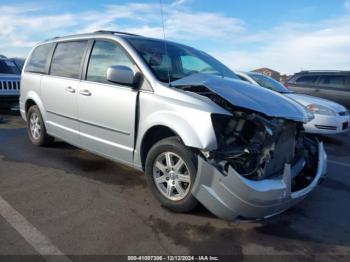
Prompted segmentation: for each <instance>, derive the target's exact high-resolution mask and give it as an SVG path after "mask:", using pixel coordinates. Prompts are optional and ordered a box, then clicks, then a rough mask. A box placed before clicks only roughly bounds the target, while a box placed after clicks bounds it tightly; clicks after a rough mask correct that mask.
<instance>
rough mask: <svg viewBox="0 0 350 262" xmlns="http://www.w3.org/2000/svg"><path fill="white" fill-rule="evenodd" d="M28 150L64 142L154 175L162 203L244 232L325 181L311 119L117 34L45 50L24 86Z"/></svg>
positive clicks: (53, 43)
mask: <svg viewBox="0 0 350 262" xmlns="http://www.w3.org/2000/svg"><path fill="white" fill-rule="evenodd" d="M21 87H22V88H21V96H20V108H21V114H22V117H23V118H24V119H25V120H26V121H27V125H28V136H29V139H30V141H31V142H32V143H33V144H34V145H37V146H44V145H45V146H47V145H49V144H50V143H52V142H53V141H54V138H59V139H62V140H64V141H66V142H68V143H70V144H73V145H75V146H77V147H80V148H83V149H86V150H88V151H91V152H93V153H96V154H98V155H101V156H104V157H106V158H109V159H112V160H115V161H117V162H120V163H123V164H126V165H129V166H131V167H134V168H135V169H138V170H142V171H144V172H145V174H146V177H147V182H148V184H149V187H150V190H151V191H152V193H153V194H154V195H155V197H156V198H157V199H158V200H159V201H160V203H161V204H162V205H163V206H165V207H167V208H169V209H171V210H174V211H178V212H187V211H190V210H191V209H193V208H194V207H195V206H196V204H197V203H198V202H201V203H202V204H203V205H204V206H205V207H206V208H208V209H209V210H210V211H211V212H212V213H214V214H215V215H217V216H219V217H221V218H224V219H228V220H234V219H236V218H237V217H243V218H249V219H252V218H264V217H268V216H271V215H274V214H277V213H280V212H282V211H284V210H286V209H287V208H289V207H291V206H292V205H294V204H295V203H297V202H298V201H300V200H301V199H303V198H304V197H305V196H307V195H308V194H309V193H310V192H311V191H312V189H314V188H315V187H316V185H317V184H318V182H319V180H320V179H321V178H322V177H323V176H324V175H325V173H326V153H325V151H324V148H323V144H322V143H321V142H319V141H317V139H315V138H314V137H310V136H307V135H305V133H304V130H303V123H306V122H307V121H310V120H311V119H312V118H313V115H312V114H310V113H309V112H308V111H307V110H305V108H304V107H303V106H301V105H299V104H297V103H296V102H294V101H292V100H290V99H288V98H287V97H285V96H283V95H280V94H278V93H275V92H272V91H269V90H266V89H262V88H259V87H256V86H254V85H250V84H248V83H244V82H242V81H240V80H239V79H238V78H237V76H236V75H235V74H234V73H233V72H232V71H231V70H230V69H228V68H227V67H226V66H225V65H223V64H222V63H220V62H219V61H217V60H216V59H214V58H213V57H211V56H209V55H208V54H206V53H204V52H202V51H199V50H196V49H194V48H191V47H188V46H185V45H181V44H177V43H174V42H170V41H164V40H158V39H152V38H146V37H142V36H137V35H132V34H127V33H121V32H110V31H99V32H95V33H91V34H84V35H74V36H67V37H59V38H54V39H51V40H48V41H45V42H43V43H40V44H38V45H37V46H35V47H34V48H33V50H32V51H31V53H30V55H29V58H28V59H27V61H26V63H25V66H24V70H23V73H22V78H21Z"/></svg>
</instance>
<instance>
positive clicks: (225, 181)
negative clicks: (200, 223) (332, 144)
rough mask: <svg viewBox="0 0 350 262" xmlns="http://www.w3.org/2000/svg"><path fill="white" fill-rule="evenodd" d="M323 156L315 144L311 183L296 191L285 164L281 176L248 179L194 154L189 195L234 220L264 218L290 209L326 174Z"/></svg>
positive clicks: (215, 212)
mask: <svg viewBox="0 0 350 262" xmlns="http://www.w3.org/2000/svg"><path fill="white" fill-rule="evenodd" d="M326 169H327V155H326V152H325V150H324V146H323V143H322V142H320V143H319V145H318V166H317V172H316V175H315V176H314V179H313V180H312V181H311V183H310V184H309V185H308V186H307V187H305V188H303V189H301V190H299V191H296V192H292V190H291V181H292V176H293V175H292V168H291V166H290V165H288V164H286V165H285V167H284V172H283V175H282V176H280V177H276V178H273V179H264V180H261V181H253V180H248V179H246V178H244V177H242V176H240V175H239V174H238V173H237V172H236V171H235V170H234V169H232V168H229V171H228V175H227V176H224V175H223V174H222V173H221V172H220V171H219V170H217V169H216V168H215V167H214V166H213V165H211V164H209V163H208V162H207V161H205V160H204V159H203V158H201V157H198V172H197V177H196V181H195V183H194V185H193V189H192V194H193V195H194V196H195V197H196V198H197V199H198V201H199V202H201V203H202V204H203V205H204V206H205V207H206V208H207V209H209V210H210V211H211V212H212V213H213V214H215V215H216V216H218V217H220V218H223V219H227V220H235V219H236V218H237V217H238V216H240V217H245V218H265V217H269V216H272V215H274V214H278V213H281V212H282V211H284V210H286V209H288V208H290V207H291V206H293V205H294V204H296V203H297V202H299V201H300V200H302V199H303V198H304V197H306V196H307V195H308V194H309V193H310V192H311V191H312V190H313V189H314V188H315V187H316V185H317V184H318V181H319V180H320V178H321V177H322V176H324V175H325V174H326Z"/></svg>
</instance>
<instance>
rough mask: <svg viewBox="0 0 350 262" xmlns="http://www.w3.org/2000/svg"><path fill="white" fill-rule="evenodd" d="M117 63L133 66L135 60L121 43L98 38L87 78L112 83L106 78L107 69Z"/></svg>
mask: <svg viewBox="0 0 350 262" xmlns="http://www.w3.org/2000/svg"><path fill="white" fill-rule="evenodd" d="M116 65H123V66H127V67H130V68H132V67H133V62H132V61H131V60H130V58H129V57H128V55H127V54H126V53H125V51H124V50H123V49H122V48H121V47H120V46H119V45H117V44H115V43H112V42H109V41H103V40H97V41H96V42H95V45H94V48H93V49H92V53H91V56H90V61H89V66H88V70H87V75H86V80H88V81H93V82H100V83H107V84H111V82H109V81H108V80H107V78H106V77H107V69H108V67H110V66H116Z"/></svg>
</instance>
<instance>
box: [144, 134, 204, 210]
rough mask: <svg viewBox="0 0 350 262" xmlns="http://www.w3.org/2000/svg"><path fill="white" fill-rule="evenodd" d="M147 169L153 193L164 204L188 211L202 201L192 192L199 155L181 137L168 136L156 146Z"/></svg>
mask: <svg viewBox="0 0 350 262" xmlns="http://www.w3.org/2000/svg"><path fill="white" fill-rule="evenodd" d="M180 159H181V160H182V161H183V163H182V162H181V161H180ZM169 161H170V162H169ZM179 161H180V162H179ZM169 163H171V165H169ZM145 173H146V179H147V183H148V185H149V187H150V190H151V192H152V194H153V195H154V196H155V197H156V198H157V199H158V200H159V202H160V203H161V205H162V206H164V207H166V208H169V209H171V210H173V211H175V212H188V211H190V210H192V209H194V208H195V207H196V205H197V204H198V201H197V200H196V199H195V198H194V197H193V195H192V193H191V190H192V186H193V184H194V181H195V178H196V174H197V159H196V157H195V154H193V152H192V151H191V150H190V149H189V148H187V147H186V146H185V145H183V144H182V143H181V141H180V139H179V138H177V137H170V138H165V139H163V140H160V141H159V142H157V143H156V144H154V145H153V146H152V148H151V149H150V151H149V152H148V155H147V158H146V166H145Z"/></svg>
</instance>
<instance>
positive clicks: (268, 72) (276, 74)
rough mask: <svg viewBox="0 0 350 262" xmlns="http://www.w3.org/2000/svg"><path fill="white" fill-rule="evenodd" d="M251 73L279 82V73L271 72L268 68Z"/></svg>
mask: <svg viewBox="0 0 350 262" xmlns="http://www.w3.org/2000/svg"><path fill="white" fill-rule="evenodd" d="M253 72H257V73H260V74H263V75H266V76H269V77H272V78H273V79H275V80H277V81H280V78H281V74H280V73H279V72H277V71H275V70H272V69H270V68H267V67H263V68H258V69H255V70H253Z"/></svg>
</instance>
